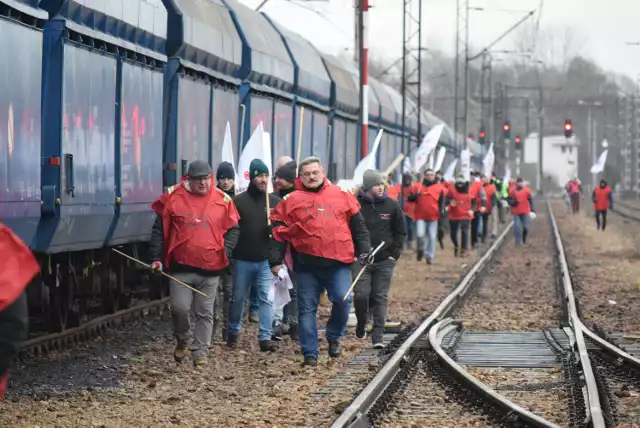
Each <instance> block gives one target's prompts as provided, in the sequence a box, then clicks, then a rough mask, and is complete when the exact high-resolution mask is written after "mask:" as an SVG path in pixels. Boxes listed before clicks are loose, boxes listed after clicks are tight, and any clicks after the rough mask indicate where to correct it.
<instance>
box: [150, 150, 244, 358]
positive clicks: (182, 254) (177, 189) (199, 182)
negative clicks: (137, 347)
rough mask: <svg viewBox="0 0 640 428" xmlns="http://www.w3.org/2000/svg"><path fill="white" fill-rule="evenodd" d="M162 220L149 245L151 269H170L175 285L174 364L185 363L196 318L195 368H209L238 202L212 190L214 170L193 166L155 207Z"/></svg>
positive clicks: (172, 297)
mask: <svg viewBox="0 0 640 428" xmlns="http://www.w3.org/2000/svg"><path fill="white" fill-rule="evenodd" d="M153 209H154V211H155V212H156V214H157V218H156V222H155V223H154V225H153V229H152V232H151V241H150V254H151V260H152V267H153V269H154V270H156V271H161V270H163V269H168V270H169V271H170V272H171V274H172V275H173V276H174V277H175V278H176V279H178V280H180V281H182V282H184V283H187V284H189V285H190V286H191V287H193V288H195V289H197V290H199V291H200V292H202V293H203V294H204V295H202V294H199V293H196V292H194V291H192V290H190V289H188V288H186V287H184V286H183V285H181V284H180V283H178V282H175V281H171V295H170V302H171V313H172V317H173V330H174V334H175V336H176V339H177V342H178V343H177V346H176V349H175V351H174V358H175V359H176V361H178V362H181V361H182V360H183V359H184V358H185V356H186V353H187V345H188V343H189V341H190V339H191V324H190V321H189V315H190V313H191V305H192V304H193V306H194V312H195V329H194V331H193V343H192V345H191V350H192V354H191V355H192V358H193V362H194V364H195V365H196V366H200V365H204V364H206V363H207V356H208V354H209V345H210V344H211V336H212V331H213V312H214V302H215V298H216V294H217V288H218V284H219V282H220V275H222V274H223V273H224V272H225V269H226V268H227V266H228V265H229V257H230V255H231V252H232V251H233V248H234V246H235V244H236V242H237V239H238V228H237V225H238V220H239V216H238V211H237V210H236V207H235V205H234V203H233V200H232V199H231V198H230V197H229V196H228V195H227V194H225V193H224V192H222V191H221V190H219V189H217V188H216V187H214V186H212V174H211V167H210V166H209V164H208V163H207V162H205V161H200V160H196V161H193V162H191V164H190V165H189V169H188V171H187V179H186V181H184V182H182V183H180V184H177V185H175V186H171V187H169V189H167V191H166V192H165V193H164V194H162V196H160V197H159V198H158V199H157V200H156V201H155V202H154V203H153Z"/></svg>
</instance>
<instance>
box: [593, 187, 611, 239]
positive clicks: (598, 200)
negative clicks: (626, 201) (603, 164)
mask: <svg viewBox="0 0 640 428" xmlns="http://www.w3.org/2000/svg"><path fill="white" fill-rule="evenodd" d="M592 198H593V209H594V211H595V212H596V227H597V228H598V230H600V219H602V231H603V232H604V230H605V229H606V228H607V211H609V209H613V192H612V191H611V187H609V186H608V185H607V180H605V179H604V178H603V179H602V180H600V186H598V187H596V188H595V189H593V195H592Z"/></svg>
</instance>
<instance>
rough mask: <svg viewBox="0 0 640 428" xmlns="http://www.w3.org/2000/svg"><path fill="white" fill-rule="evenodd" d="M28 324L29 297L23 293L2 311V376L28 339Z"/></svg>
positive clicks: (0, 346) (0, 349)
mask: <svg viewBox="0 0 640 428" xmlns="http://www.w3.org/2000/svg"><path fill="white" fill-rule="evenodd" d="M28 324H29V318H28V316H27V297H26V294H25V293H22V294H21V295H20V296H19V297H18V298H17V299H16V301H15V302H13V303H11V304H10V305H9V306H7V307H6V308H4V309H3V310H2V311H0V378H1V377H2V376H3V375H4V374H5V373H6V372H7V370H9V367H11V364H13V361H14V360H15V358H16V357H17V356H18V352H19V350H20V346H21V345H22V342H24V341H25V340H26V339H27V330H28Z"/></svg>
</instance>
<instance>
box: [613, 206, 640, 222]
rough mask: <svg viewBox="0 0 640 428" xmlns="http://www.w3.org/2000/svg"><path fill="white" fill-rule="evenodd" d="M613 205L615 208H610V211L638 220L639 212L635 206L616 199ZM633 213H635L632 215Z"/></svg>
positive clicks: (639, 219)
mask: <svg viewBox="0 0 640 428" xmlns="http://www.w3.org/2000/svg"><path fill="white" fill-rule="evenodd" d="M614 207H615V208H614V209H612V210H611V211H613V212H614V213H616V214H618V215H619V216H620V217H623V218H625V219H627V220H634V221H640V214H637V213H638V208H637V207H634V206H631V205H629V204H626V203H624V202H620V201H616V202H615V204H614ZM633 213H636V214H635V215H634V214H633Z"/></svg>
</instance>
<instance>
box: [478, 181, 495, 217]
mask: <svg viewBox="0 0 640 428" xmlns="http://www.w3.org/2000/svg"><path fill="white" fill-rule="evenodd" d="M483 189H484V193H485V194H486V195H487V203H486V205H485V207H486V208H487V211H486V212H487V213H491V210H492V209H493V195H494V194H495V193H496V186H494V185H493V184H491V183H488V184H485V185H484V186H483ZM476 201H477V202H476V206H477V207H479V206H481V204H482V201H481V200H480V194H478V197H477V199H476Z"/></svg>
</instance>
